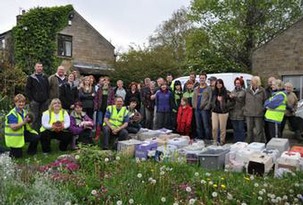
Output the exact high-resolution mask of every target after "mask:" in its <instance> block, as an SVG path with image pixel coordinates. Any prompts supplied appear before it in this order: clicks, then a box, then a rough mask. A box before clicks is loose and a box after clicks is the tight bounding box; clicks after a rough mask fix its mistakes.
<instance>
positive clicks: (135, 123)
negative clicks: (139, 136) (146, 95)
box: [126, 98, 142, 134]
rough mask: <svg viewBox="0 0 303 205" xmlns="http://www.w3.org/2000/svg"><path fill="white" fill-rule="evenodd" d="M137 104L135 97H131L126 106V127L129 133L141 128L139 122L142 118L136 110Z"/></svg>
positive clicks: (136, 131)
mask: <svg viewBox="0 0 303 205" xmlns="http://www.w3.org/2000/svg"><path fill="white" fill-rule="evenodd" d="M137 104H138V102H137V98H131V99H130V102H129V106H127V110H128V115H129V122H128V126H127V128H126V129H127V131H128V132H129V133H134V134H136V133H138V132H139V130H140V129H141V124H140V122H141V120H142V116H141V114H140V112H138V110H137V109H136V106H137Z"/></svg>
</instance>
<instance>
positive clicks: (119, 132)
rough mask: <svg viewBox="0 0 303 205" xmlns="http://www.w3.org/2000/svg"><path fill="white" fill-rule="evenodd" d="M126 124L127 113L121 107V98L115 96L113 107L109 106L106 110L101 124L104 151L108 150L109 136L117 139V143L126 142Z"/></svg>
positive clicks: (123, 107)
mask: <svg viewBox="0 0 303 205" xmlns="http://www.w3.org/2000/svg"><path fill="white" fill-rule="evenodd" d="M128 122H129V116H128V111H127V109H126V107H125V106H123V98H122V97H120V96H117V97H116V98H115V105H109V106H107V108H106V113H105V117H104V123H103V145H102V148H103V149H104V150H106V149H108V148H109V147H108V145H109V140H110V137H111V136H114V137H118V140H119V141H121V140H126V138H127V135H128V132H127V130H126V129H125V128H126V127H127V126H128ZM115 145H116V143H115ZM115 145H114V146H115ZM114 148H116V147H114Z"/></svg>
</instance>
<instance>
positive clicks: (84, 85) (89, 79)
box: [81, 76, 93, 92]
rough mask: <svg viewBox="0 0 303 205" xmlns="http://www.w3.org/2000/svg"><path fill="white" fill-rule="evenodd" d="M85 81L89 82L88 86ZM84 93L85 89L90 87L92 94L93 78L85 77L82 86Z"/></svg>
mask: <svg viewBox="0 0 303 205" xmlns="http://www.w3.org/2000/svg"><path fill="white" fill-rule="evenodd" d="M85 81H88V82H89V83H88V85H86V84H85ZM81 87H82V89H83V91H84V92H85V87H88V91H89V92H92V89H93V87H92V84H91V77H90V76H85V77H84V78H83V79H82V85H81Z"/></svg>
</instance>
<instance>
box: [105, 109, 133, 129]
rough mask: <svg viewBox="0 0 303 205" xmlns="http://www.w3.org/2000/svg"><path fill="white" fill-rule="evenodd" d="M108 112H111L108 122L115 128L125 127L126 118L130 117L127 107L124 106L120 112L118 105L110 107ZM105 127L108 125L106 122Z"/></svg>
mask: <svg viewBox="0 0 303 205" xmlns="http://www.w3.org/2000/svg"><path fill="white" fill-rule="evenodd" d="M106 110H107V111H108V112H110V117H109V118H108V121H109V123H110V124H111V125H112V126H113V127H120V126H121V125H123V120H124V117H125V116H127V115H128V111H127V109H126V107H124V106H123V107H122V108H121V109H120V111H119V112H118V110H117V108H116V105H109V106H107V108H106ZM103 125H106V123H105V122H104V123H103Z"/></svg>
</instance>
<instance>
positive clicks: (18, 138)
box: [4, 108, 38, 148]
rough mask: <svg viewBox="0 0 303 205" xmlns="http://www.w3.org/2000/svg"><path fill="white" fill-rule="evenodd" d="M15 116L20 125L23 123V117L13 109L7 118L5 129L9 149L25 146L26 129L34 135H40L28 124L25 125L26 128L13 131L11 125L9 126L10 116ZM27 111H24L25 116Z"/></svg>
mask: <svg viewBox="0 0 303 205" xmlns="http://www.w3.org/2000/svg"><path fill="white" fill-rule="evenodd" d="M11 114H12V115H14V116H15V117H16V118H17V119H18V122H17V123H20V122H22V121H23V118H22V116H21V115H20V113H18V112H17V110H16V108H14V109H12V110H11V111H10V112H9V113H8V114H7V115H6V117H5V128H4V138H5V144H6V146H7V147H12V148H21V147H23V146H24V145H25V140H24V127H25V129H26V130H27V131H29V132H30V133H33V134H38V133H37V132H36V131H35V130H34V129H33V128H32V127H31V126H30V125H29V124H28V123H26V124H25V126H22V127H20V128H19V129H18V130H13V129H12V128H11V127H10V124H8V116H10V115H11ZM26 114H27V111H26V110H24V113H23V115H24V116H26Z"/></svg>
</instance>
